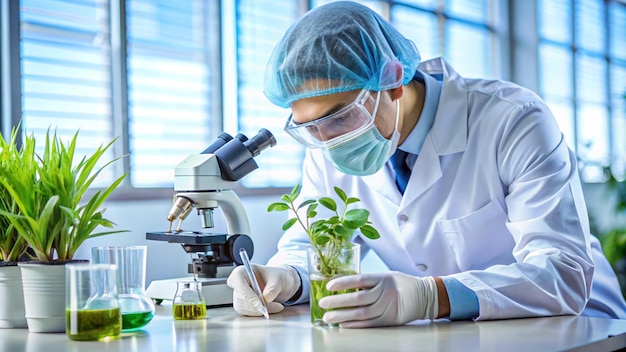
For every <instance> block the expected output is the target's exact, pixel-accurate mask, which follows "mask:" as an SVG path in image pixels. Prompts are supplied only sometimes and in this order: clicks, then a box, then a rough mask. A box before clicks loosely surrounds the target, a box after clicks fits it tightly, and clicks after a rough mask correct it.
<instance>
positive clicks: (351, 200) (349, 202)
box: [346, 197, 361, 205]
mask: <svg viewBox="0 0 626 352" xmlns="http://www.w3.org/2000/svg"><path fill="white" fill-rule="evenodd" d="M360 201H361V200H360V199H359V198H354V197H350V198H348V199H347V200H346V205H348V204H352V203H357V202H360Z"/></svg>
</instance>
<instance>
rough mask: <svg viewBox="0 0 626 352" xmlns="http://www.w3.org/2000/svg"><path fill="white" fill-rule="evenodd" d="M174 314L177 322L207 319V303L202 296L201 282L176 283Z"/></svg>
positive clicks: (173, 304) (173, 303)
mask: <svg viewBox="0 0 626 352" xmlns="http://www.w3.org/2000/svg"><path fill="white" fill-rule="evenodd" d="M172 313H173V315H174V319H175V320H192V319H204V318H206V302H205V301H204V296H203V295H202V283H201V282H199V281H191V280H190V281H178V282H177V283H176V294H175V295H174V300H173V302H172Z"/></svg>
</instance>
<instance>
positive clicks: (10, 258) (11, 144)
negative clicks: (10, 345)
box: [0, 129, 35, 329]
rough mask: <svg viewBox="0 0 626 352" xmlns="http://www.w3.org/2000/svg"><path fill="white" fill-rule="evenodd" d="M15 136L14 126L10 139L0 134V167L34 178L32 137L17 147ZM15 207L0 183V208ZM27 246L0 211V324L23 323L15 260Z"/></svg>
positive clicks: (2, 325)
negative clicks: (20, 146)
mask: <svg viewBox="0 0 626 352" xmlns="http://www.w3.org/2000/svg"><path fill="white" fill-rule="evenodd" d="M16 138H17V130H16V129H13V131H11V138H10V140H8V141H7V140H5V139H4V137H0V169H2V170H4V171H5V172H8V173H15V172H19V173H21V174H22V175H23V176H24V177H28V178H30V179H32V180H33V181H34V179H35V168H34V165H33V161H32V160H33V159H32V156H33V155H34V143H33V140H32V139H27V140H26V141H25V143H24V145H23V147H22V148H21V149H20V148H18V146H17V144H16ZM16 208H17V205H16V202H15V200H14V199H13V197H11V195H10V194H9V192H8V191H7V189H6V188H5V187H4V186H2V185H1V184H0V210H2V211H5V212H9V213H11V212H15V211H17V209H16ZM27 248H28V245H27V243H26V241H25V240H24V238H23V237H21V236H20V235H19V233H18V231H17V229H16V228H15V226H13V224H12V223H11V219H10V218H9V217H7V216H5V215H0V328H9V329H11V328H25V327H26V319H25V317H24V294H23V290H22V277H21V274H20V269H19V268H18V266H17V262H18V260H21V259H22V258H23V256H24V255H25V253H26V250H27Z"/></svg>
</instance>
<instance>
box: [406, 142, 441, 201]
mask: <svg viewBox="0 0 626 352" xmlns="http://www.w3.org/2000/svg"><path fill="white" fill-rule="evenodd" d="M441 175H442V173H441V164H440V162H439V153H437V150H436V149H435V146H434V143H433V137H432V134H429V135H428V136H427V137H426V140H424V144H423V145H422V150H421V152H420V154H419V155H418V157H417V160H416V161H415V165H413V170H412V171H411V177H410V178H409V183H408V185H407V187H406V191H405V192H404V198H403V199H402V205H405V204H409V203H411V202H412V201H413V200H415V199H416V198H418V197H419V196H420V195H422V193H424V192H425V191H426V190H428V189H429V188H430V187H431V186H432V185H433V184H434V183H435V182H437V180H439V179H440V178H441Z"/></svg>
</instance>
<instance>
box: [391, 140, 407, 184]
mask: <svg viewBox="0 0 626 352" xmlns="http://www.w3.org/2000/svg"><path fill="white" fill-rule="evenodd" d="M408 154H409V153H407V152H405V151H402V150H400V149H396V152H395V153H393V155H392V156H391V159H390V161H391V165H392V166H393V170H394V171H395V172H396V185H397V186H398V190H400V193H402V194H404V191H405V190H406V185H407V183H408V182H409V177H411V170H410V169H409V167H408V166H407V164H406V157H407V155H408Z"/></svg>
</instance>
